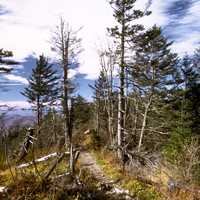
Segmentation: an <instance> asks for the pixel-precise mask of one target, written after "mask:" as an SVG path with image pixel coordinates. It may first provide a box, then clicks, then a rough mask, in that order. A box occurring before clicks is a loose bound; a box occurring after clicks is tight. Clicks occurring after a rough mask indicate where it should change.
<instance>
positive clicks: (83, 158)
mask: <svg viewBox="0 0 200 200" xmlns="http://www.w3.org/2000/svg"><path fill="white" fill-rule="evenodd" d="M79 161H80V165H81V167H82V168H85V169H88V170H89V171H90V172H91V174H92V175H93V176H94V177H95V178H96V179H97V181H99V182H100V183H102V184H112V186H113V189H112V191H111V193H114V194H121V195H124V197H125V199H129V200H134V198H132V197H131V196H130V194H129V191H128V190H125V189H122V188H121V187H120V186H119V185H117V184H114V182H113V181H112V180H111V179H110V178H109V177H107V176H106V175H105V173H104V172H103V170H102V169H101V167H100V166H99V165H98V164H97V162H96V159H95V158H94V157H93V156H92V155H91V153H89V152H87V151H82V152H81V154H80V159H79Z"/></svg>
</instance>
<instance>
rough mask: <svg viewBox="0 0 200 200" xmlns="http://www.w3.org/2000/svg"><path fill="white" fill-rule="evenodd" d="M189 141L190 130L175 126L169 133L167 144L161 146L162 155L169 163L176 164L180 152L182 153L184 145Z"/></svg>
mask: <svg viewBox="0 0 200 200" xmlns="http://www.w3.org/2000/svg"><path fill="white" fill-rule="evenodd" d="M190 141H191V132H190V130H186V129H183V128H177V129H176V130H174V131H173V132H172V133H171V136H170V138H169V140H168V142H167V144H166V145H165V146H164V148H163V155H164V156H165V158H167V160H168V161H169V162H170V163H173V164H177V162H178V159H179V158H180V157H179V156H180V154H182V153H184V152H183V149H184V145H185V144H187V143H189V142H190Z"/></svg>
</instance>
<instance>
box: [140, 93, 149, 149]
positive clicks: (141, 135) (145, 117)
mask: <svg viewBox="0 0 200 200" xmlns="http://www.w3.org/2000/svg"><path fill="white" fill-rule="evenodd" d="M151 101H152V97H150V99H149V102H148V103H147V104H146V105H145V111H144V117H143V122H142V129H141V132H140V139H139V144H138V152H140V150H141V146H142V140H143V137H144V131H145V128H146V124H147V116H148V112H149V108H150V105H151Z"/></svg>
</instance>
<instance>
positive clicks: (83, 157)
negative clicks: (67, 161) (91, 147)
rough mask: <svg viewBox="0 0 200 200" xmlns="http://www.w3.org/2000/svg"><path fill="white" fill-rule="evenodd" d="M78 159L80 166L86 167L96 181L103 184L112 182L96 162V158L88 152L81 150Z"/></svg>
mask: <svg viewBox="0 0 200 200" xmlns="http://www.w3.org/2000/svg"><path fill="white" fill-rule="evenodd" d="M79 160H80V165H81V167H82V168H85V169H88V170H89V171H90V172H91V174H92V175H93V176H94V177H95V178H96V179H97V181H99V182H100V183H104V184H109V183H111V182H112V180H111V179H109V178H108V177H107V176H106V175H105V174H104V172H103V170H102V169H101V168H100V166H99V165H98V164H97V162H96V159H95V158H94V157H93V156H92V155H91V154H90V153H89V152H87V151H82V152H81V154H80V159H79Z"/></svg>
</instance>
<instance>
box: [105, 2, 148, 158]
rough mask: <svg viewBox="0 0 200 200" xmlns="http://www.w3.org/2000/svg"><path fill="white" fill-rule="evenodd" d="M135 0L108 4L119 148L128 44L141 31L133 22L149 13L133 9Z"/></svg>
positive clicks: (122, 135)
mask: <svg viewBox="0 0 200 200" xmlns="http://www.w3.org/2000/svg"><path fill="white" fill-rule="evenodd" d="M135 2H136V0H110V4H111V6H112V8H113V10H114V17H115V19H116V21H117V23H118V24H117V25H116V26H115V27H114V28H111V29H109V31H110V33H111V36H112V37H114V39H115V42H116V43H117V44H118V47H117V53H118V64H119V68H120V72H119V105H118V131H117V144H118V146H119V147H121V146H124V144H123V143H124V130H125V107H126V105H125V87H126V86H125V83H126V82H125V78H126V74H125V71H126V67H127V56H128V49H129V48H130V44H131V45H133V44H132V42H133V43H134V42H135V41H136V35H137V34H138V32H139V31H141V30H143V29H144V28H143V26H142V25H138V24H134V23H133V21H134V20H137V19H139V18H141V17H143V16H145V15H148V14H150V13H149V12H142V11H141V10H136V9H135V8H134V6H135ZM118 156H119V157H122V152H120V150H119V152H118Z"/></svg>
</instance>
